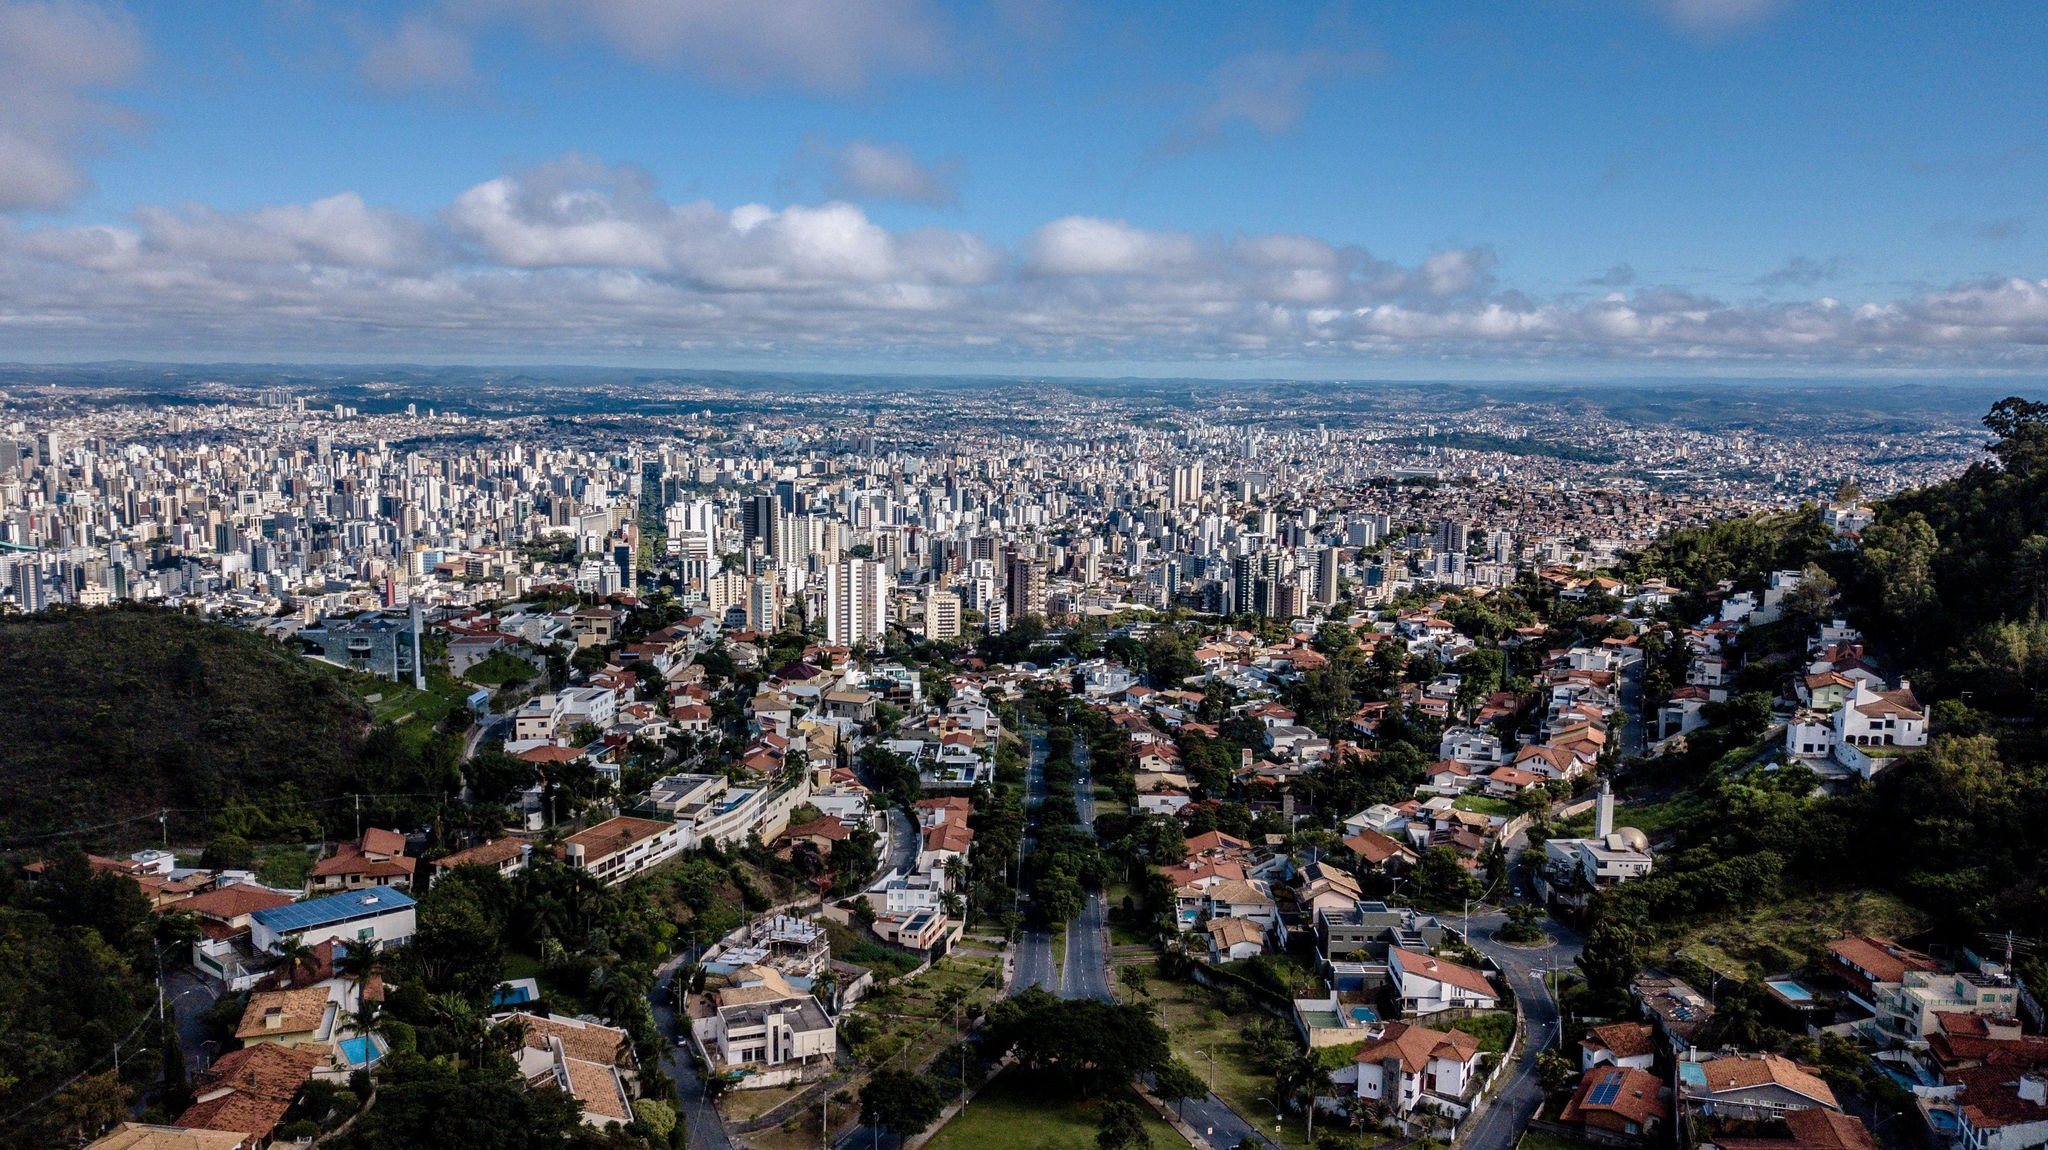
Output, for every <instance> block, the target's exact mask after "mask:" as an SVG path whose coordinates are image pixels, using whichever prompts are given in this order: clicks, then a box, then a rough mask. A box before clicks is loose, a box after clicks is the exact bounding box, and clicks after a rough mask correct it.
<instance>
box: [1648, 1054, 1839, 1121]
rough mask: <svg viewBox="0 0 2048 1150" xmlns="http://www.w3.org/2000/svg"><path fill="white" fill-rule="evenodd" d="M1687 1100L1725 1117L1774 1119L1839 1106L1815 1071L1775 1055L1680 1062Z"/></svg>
mask: <svg viewBox="0 0 2048 1150" xmlns="http://www.w3.org/2000/svg"><path fill="white" fill-rule="evenodd" d="M1678 1069H1679V1073H1678V1081H1679V1089H1680V1092H1681V1093H1682V1094H1683V1096H1684V1099H1685V1104H1686V1105H1687V1106H1689V1107H1692V1108H1693V1109H1695V1110H1698V1111H1699V1112H1700V1113H1701V1114H1705V1115H1709V1116H1718V1117H1724V1118H1747V1119H1758V1118H1771V1117H1776V1116H1780V1115H1783V1114H1785V1113H1787V1112H1789V1111H1793V1110H1808V1109H1811V1108H1813V1107H1816V1106H1821V1107H1826V1108H1827V1109H1829V1110H1840V1109H1841V1106H1840V1104H1838V1103H1837V1102H1836V1101H1835V1092H1834V1091H1833V1090H1831V1089H1829V1087H1828V1084H1827V1083H1826V1082H1823V1081H1821V1079H1820V1077H1819V1076H1818V1075H1816V1074H1814V1073H1813V1072H1811V1071H1809V1070H1807V1069H1805V1068H1804V1067H1801V1066H1800V1065H1798V1064H1797V1063H1795V1062H1793V1061H1792V1060H1791V1059H1788V1058H1781V1057H1779V1056H1778V1055H1775V1054H1755V1055H1737V1056H1733V1057H1725V1058H1716V1059H1713V1060H1711V1061H1708V1062H1685V1063H1680V1064H1679V1068H1678Z"/></svg>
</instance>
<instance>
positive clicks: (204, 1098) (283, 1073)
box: [173, 1042, 329, 1142]
mask: <svg viewBox="0 0 2048 1150" xmlns="http://www.w3.org/2000/svg"><path fill="white" fill-rule="evenodd" d="M328 1054H329V1051H328V1050H326V1049H325V1048H322V1047H317V1046H281V1045H279V1044H277V1043H275V1042H262V1043H258V1044H256V1045H255V1046H248V1047H244V1048H243V1049H241V1050H231V1051H229V1052H228V1053H226V1054H223V1055H221V1056H220V1057H219V1058H216V1059H214V1062H213V1065H212V1066H211V1067H210V1068H208V1069H207V1071H206V1073H205V1074H203V1075H201V1076H200V1078H199V1081H198V1082H197V1083H196V1084H195V1086H194V1088H193V1102H192V1105H191V1106H189V1107H187V1108H186V1110H185V1112H184V1113H183V1114H180V1115H178V1118H177V1121H176V1122H175V1123H173V1125H177V1126H185V1127H189V1128H193V1129H199V1130H227V1131H234V1132H240V1133H242V1134H243V1135H245V1136H247V1137H250V1138H253V1139H255V1140H256V1141H258V1142H263V1141H268V1140H269V1138H270V1132H271V1130H272V1129H274V1128H275V1127H276V1126H277V1124H278V1123H279V1122H281V1121H283V1120H284V1115H285V1111H287V1110H289V1109H290V1108H291V1104H292V1099H293V1098H295V1097H297V1096H298V1093H299V1090H300V1088H301V1087H303V1086H305V1085H306V1080H307V1079H309V1078H311V1077H312V1076H313V1071H315V1070H316V1069H318V1068H319V1067H320V1066H321V1064H322V1063H325V1062H326V1061H327V1058H328Z"/></svg>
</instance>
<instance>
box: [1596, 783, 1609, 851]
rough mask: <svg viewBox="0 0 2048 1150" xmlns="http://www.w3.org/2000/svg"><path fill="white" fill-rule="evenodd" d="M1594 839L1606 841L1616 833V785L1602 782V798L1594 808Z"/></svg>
mask: <svg viewBox="0 0 2048 1150" xmlns="http://www.w3.org/2000/svg"><path fill="white" fill-rule="evenodd" d="M1594 811H1595V814H1594V815H1593V837H1594V838H1596V839H1605V838H1606V837H1607V836H1608V835H1611V834H1613V833H1614V784H1613V783H1611V782H1609V781H1608V780H1606V779H1601V780H1600V798H1599V800H1598V803H1597V805H1596V806H1595V807H1594Z"/></svg>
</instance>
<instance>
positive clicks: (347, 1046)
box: [335, 1035, 384, 1066]
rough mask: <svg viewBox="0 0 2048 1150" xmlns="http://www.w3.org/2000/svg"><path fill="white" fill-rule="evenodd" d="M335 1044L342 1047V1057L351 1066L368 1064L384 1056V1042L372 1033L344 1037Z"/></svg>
mask: <svg viewBox="0 0 2048 1150" xmlns="http://www.w3.org/2000/svg"><path fill="white" fill-rule="evenodd" d="M335 1045H336V1046H338V1047H340V1048H341V1057H342V1058H343V1060H345V1061H346V1062H347V1063H348V1064H349V1065H350V1066H368V1065H370V1064H371V1063H373V1062H375V1061H377V1060H378V1059H379V1058H382V1057H384V1044H383V1043H381V1042H379V1041H377V1039H376V1038H374V1037H372V1036H370V1035H360V1036H358V1037H355V1038H344V1039H342V1040H341V1041H340V1042H338V1043H336V1044H335Z"/></svg>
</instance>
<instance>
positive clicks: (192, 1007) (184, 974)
mask: <svg viewBox="0 0 2048 1150" xmlns="http://www.w3.org/2000/svg"><path fill="white" fill-rule="evenodd" d="M219 997H220V990H219V988H218V987H217V985H216V984H215V983H213V982H212V981H210V980H208V979H204V978H201V977H199V975H197V974H195V973H193V972H192V970H191V969H190V968H186V967H180V968H179V969H176V970H173V971H171V972H170V973H168V974H166V975H164V1004H165V1006H166V1007H167V1008H168V1009H169V1010H170V1012H171V1016H172V1017H173V1018H176V1019H177V1020H178V1045H180V1046H182V1047H184V1048H185V1071H186V1074H187V1076H188V1077H189V1076H190V1075H194V1074H197V1073H199V1072H200V1071H201V1070H204V1069H206V1067H207V1066H208V1064H210V1063H211V1062H212V1061H213V1059H215V1058H217V1057H219V1056H220V1053H221V1048H220V1043H218V1042H215V1043H213V1045H211V1046H208V1045H207V1042H208V1039H207V1037H206V1028H205V1027H204V1026H202V1025H200V1023H199V1016H200V1015H201V1014H202V1013H204V1012H205V1010H206V1008H207V1007H209V1006H212V1005H213V1003H214V1000H215V999H216V998H219Z"/></svg>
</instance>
